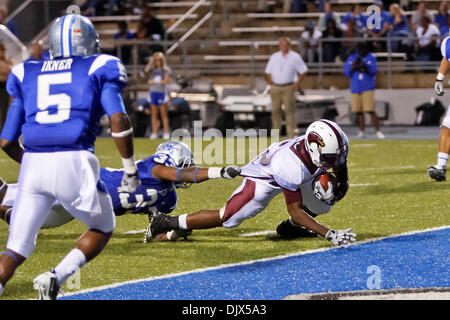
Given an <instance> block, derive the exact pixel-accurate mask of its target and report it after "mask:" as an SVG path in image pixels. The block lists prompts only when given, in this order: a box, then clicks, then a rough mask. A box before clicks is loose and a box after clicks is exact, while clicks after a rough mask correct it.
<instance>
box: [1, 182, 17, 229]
mask: <svg viewBox="0 0 450 320" xmlns="http://www.w3.org/2000/svg"><path fill="white" fill-rule="evenodd" d="M0 185H1V187H0V219H2V220H5V222H6V223H7V224H9V222H10V220H11V212H12V206H13V205H14V200H15V199H16V195H17V188H18V184H7V183H6V182H4V181H3V180H2V179H0Z"/></svg>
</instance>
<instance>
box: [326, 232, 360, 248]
mask: <svg viewBox="0 0 450 320" xmlns="http://www.w3.org/2000/svg"><path fill="white" fill-rule="evenodd" d="M350 231H352V228H348V229H345V230H331V229H330V230H328V232H327V234H326V235H325V238H326V239H327V240H328V241H330V242H331V243H332V244H334V245H335V246H343V247H346V246H348V245H349V244H350V242H353V241H355V240H356V233H353V232H350Z"/></svg>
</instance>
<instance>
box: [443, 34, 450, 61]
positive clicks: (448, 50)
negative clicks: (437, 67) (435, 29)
mask: <svg viewBox="0 0 450 320" xmlns="http://www.w3.org/2000/svg"><path fill="white" fill-rule="evenodd" d="M449 39H450V37H447V38H445V39H444V41H442V43H441V53H442V57H444V58H445V59H447V60H449V61H450V42H449Z"/></svg>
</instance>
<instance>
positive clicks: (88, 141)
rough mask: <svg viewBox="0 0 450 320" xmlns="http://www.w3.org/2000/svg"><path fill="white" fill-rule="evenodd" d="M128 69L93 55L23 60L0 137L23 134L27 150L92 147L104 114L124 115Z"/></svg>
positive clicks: (12, 79) (116, 61) (16, 70)
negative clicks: (124, 92)
mask: <svg viewBox="0 0 450 320" xmlns="http://www.w3.org/2000/svg"><path fill="white" fill-rule="evenodd" d="M126 81H127V75H126V70H125V67H124V66H123V65H122V63H121V62H120V60H119V59H118V58H116V57H113V56H109V55H104V54H102V55H95V56H87V57H70V58H59V59H55V60H48V61H30V62H25V63H21V64H19V65H17V66H15V67H14V68H13V69H12V72H11V74H10V76H9V78H8V81H7V90H8V93H9V94H10V95H11V96H12V97H14V100H13V103H12V104H11V107H10V110H9V112H8V116H7V120H6V123H5V126H4V129H3V131H2V135H1V137H2V138H3V139H6V140H9V141H15V140H17V139H18V138H19V136H20V134H22V135H23V145H24V147H25V151H26V152H58V151H76V150H89V151H91V152H93V151H94V142H95V139H96V136H97V134H98V133H99V132H100V118H101V117H102V116H103V115H104V114H105V113H106V114H107V115H108V116H111V115H112V114H113V113H116V112H123V113H125V107H124V105H123V101H122V98H121V96H120V95H121V90H122V88H123V87H124V86H125V85H126Z"/></svg>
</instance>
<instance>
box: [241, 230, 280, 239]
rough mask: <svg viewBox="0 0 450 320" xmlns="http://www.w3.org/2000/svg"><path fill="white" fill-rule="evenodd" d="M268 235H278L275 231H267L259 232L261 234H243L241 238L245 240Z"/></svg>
mask: <svg viewBox="0 0 450 320" xmlns="http://www.w3.org/2000/svg"><path fill="white" fill-rule="evenodd" d="M268 234H276V232H275V231H273V230H266V231H259V232H251V233H243V234H240V235H239V237H243V238H246V237H256V236H265V235H268Z"/></svg>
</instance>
